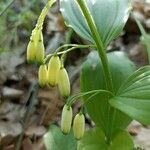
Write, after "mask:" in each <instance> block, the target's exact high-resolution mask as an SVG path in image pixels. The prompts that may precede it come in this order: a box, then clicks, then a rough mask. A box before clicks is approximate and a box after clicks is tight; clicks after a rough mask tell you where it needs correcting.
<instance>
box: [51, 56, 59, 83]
mask: <svg viewBox="0 0 150 150" xmlns="http://www.w3.org/2000/svg"><path fill="white" fill-rule="evenodd" d="M60 65H61V64H60V59H59V57H58V56H52V57H51V59H50V61H49V64H48V82H49V84H50V85H51V86H56V85H57V83H58V73H59V70H60Z"/></svg>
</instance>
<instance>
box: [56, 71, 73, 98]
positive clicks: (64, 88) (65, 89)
mask: <svg viewBox="0 0 150 150" xmlns="http://www.w3.org/2000/svg"><path fill="white" fill-rule="evenodd" d="M58 88H59V91H60V93H61V95H62V96H63V97H68V96H69V95H70V81H69V77H68V73H67V71H66V69H65V68H61V69H60V70H59V75H58Z"/></svg>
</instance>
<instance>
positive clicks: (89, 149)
mask: <svg viewBox="0 0 150 150" xmlns="http://www.w3.org/2000/svg"><path fill="white" fill-rule="evenodd" d="M77 150H107V144H106V142H105V135H104V133H103V132H102V130H100V129H92V130H89V131H86V132H85V133H84V136H83V138H82V139H81V140H80V141H79V142H78V146H77Z"/></svg>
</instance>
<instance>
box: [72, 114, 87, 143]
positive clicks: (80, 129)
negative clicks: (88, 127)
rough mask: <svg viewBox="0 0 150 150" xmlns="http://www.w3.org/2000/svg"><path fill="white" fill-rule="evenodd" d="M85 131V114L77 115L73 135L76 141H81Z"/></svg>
mask: <svg viewBox="0 0 150 150" xmlns="http://www.w3.org/2000/svg"><path fill="white" fill-rule="evenodd" d="M84 131H85V118H84V115H83V114H80V113H79V114H77V115H76V116H75V118H74V121H73V133H74V137H75V138H76V139H78V140H79V139H81V138H82V137H83V135H84Z"/></svg>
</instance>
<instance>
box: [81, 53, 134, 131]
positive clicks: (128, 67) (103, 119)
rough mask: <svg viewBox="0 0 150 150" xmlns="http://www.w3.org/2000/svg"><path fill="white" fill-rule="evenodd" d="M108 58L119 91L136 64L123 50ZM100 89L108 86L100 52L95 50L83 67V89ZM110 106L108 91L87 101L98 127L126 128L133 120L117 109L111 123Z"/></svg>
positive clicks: (114, 83) (109, 55) (116, 88)
mask: <svg viewBox="0 0 150 150" xmlns="http://www.w3.org/2000/svg"><path fill="white" fill-rule="evenodd" d="M108 59H109V65H110V68H111V74H112V79H113V85H114V90H115V92H117V90H118V89H119V88H120V86H121V84H122V83H123V81H125V79H126V78H127V77H128V76H129V75H131V74H132V73H133V71H134V66H133V64H132V63H131V61H129V59H128V58H127V57H126V56H125V54H124V53H123V52H113V53H109V54H108ZM120 62H121V63H120ZM99 89H106V87H105V82H104V76H103V69H102V64H101V62H100V59H99V56H98V53H97V52H96V51H93V52H91V53H90V54H89V56H88V57H87V60H86V61H85V63H84V64H83V67H82V72H81V91H82V92H88V91H92V90H99ZM88 98H89V95H88V96H85V97H84V100H85V101H86V100H87V99H88ZM109 106H110V105H109V102H108V94H107V93H100V94H98V95H95V96H93V97H92V98H91V99H90V100H89V101H88V102H87V103H86V108H87V111H88V113H89V115H90V117H91V119H92V120H93V121H94V122H95V123H96V125H97V126H98V127H101V128H102V129H103V131H104V132H105V133H106V132H108V129H109V128H110V127H113V128H125V127H126V126H127V125H128V124H129V122H130V121H131V120H130V118H129V117H128V116H127V115H124V114H123V113H121V112H120V111H116V115H115V117H114V120H113V124H111V123H112V119H113V118H112V116H111V115H112V114H111V113H108V112H109ZM108 117H109V118H110V120H109V119H108Z"/></svg>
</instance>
